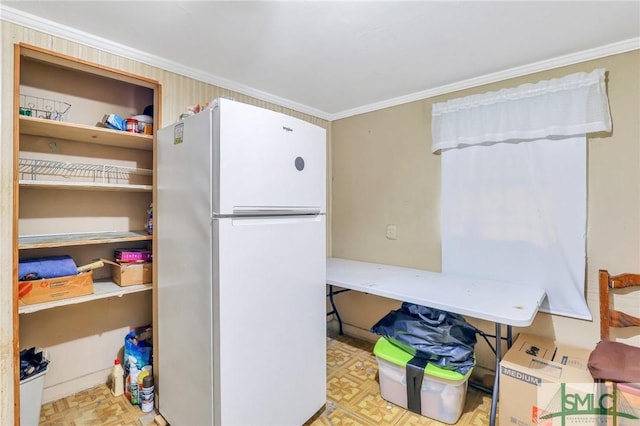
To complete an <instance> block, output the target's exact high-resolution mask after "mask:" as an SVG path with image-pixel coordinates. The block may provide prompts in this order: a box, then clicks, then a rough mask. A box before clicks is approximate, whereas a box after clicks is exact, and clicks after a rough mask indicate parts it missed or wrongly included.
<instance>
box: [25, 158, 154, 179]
mask: <svg viewBox="0 0 640 426" xmlns="http://www.w3.org/2000/svg"><path fill="white" fill-rule="evenodd" d="M18 172H19V173H20V176H21V179H23V180H30V181H37V180H39V179H42V178H43V177H44V176H57V177H62V178H64V179H68V180H70V181H77V182H83V181H84V182H87V181H89V182H93V183H102V184H139V183H145V182H140V177H141V178H142V179H143V181H149V180H150V177H151V176H153V171H152V170H148V169H138V168H134V167H122V166H110V165H105V164H82V163H68V162H64V161H52V160H38V159H29V158H20V159H19V161H18ZM136 177H138V179H136Z"/></svg>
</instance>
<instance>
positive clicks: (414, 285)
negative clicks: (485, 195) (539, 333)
mask: <svg viewBox="0 0 640 426" xmlns="http://www.w3.org/2000/svg"><path fill="white" fill-rule="evenodd" d="M327 284H328V285H329V294H328V296H329V300H330V302H331V307H332V309H333V311H332V312H330V313H333V314H335V315H336V317H337V318H338V321H339V324H340V332H341V333H342V320H341V319H340V314H339V313H338V311H337V309H336V306H335V303H334V300H333V297H334V296H335V295H336V294H339V293H342V292H344V291H349V290H355V291H360V292H363V293H369V294H374V295H376V296H382V297H387V298H389V299H394V300H399V301H403V302H409V303H415V304H417V305H422V306H428V307H431V308H435V309H441V310H444V311H448V312H452V313H456V314H460V315H465V316H469V317H473V318H479V319H483V320H487V321H491V322H494V323H495V330H496V334H495V339H496V345H495V349H494V352H495V354H496V363H495V368H496V373H495V379H494V383H493V394H492V401H491V415H490V424H491V426H494V425H495V420H496V408H497V403H498V387H499V380H500V379H499V378H500V359H501V358H502V354H501V345H500V344H499V343H500V342H501V341H502V337H501V330H502V325H503V324H504V325H506V326H507V342H508V344H509V345H510V343H511V327H512V326H517V327H527V326H529V325H531V323H532V322H533V319H534V318H535V316H536V314H537V313H538V308H539V307H540V304H541V303H542V301H543V300H544V298H545V292H544V290H542V289H540V288H536V287H524V286H521V285H516V284H512V283H508V282H503V281H493V280H486V279H478V278H472V277H465V276H459V275H450V274H445V273H440V272H430V271H425V270H421V269H413V268H404V267H399V266H391V265H384V264H379V263H369V262H360V261H355V260H347V259H339V258H328V259H327ZM333 286H337V287H340V288H342V290H337V291H336V290H334V288H333Z"/></svg>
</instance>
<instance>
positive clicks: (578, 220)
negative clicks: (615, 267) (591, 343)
mask: <svg viewBox="0 0 640 426" xmlns="http://www.w3.org/2000/svg"><path fill="white" fill-rule="evenodd" d="M432 129H433V147H432V149H433V151H434V152H435V151H438V150H440V151H441V152H442V206H441V218H442V219H441V229H442V271H443V272H449V273H455V274H460V275H468V276H475V277H481V278H490V279H498V280H502V281H511V282H513V283H515V284H520V285H526V286H537V287H542V288H544V289H545V291H546V293H547V299H546V301H545V303H544V304H543V306H542V310H543V311H546V312H550V313H553V314H559V315H565V316H571V317H576V318H582V319H591V314H590V312H589V309H588V307H587V305H586V301H585V295H584V282H585V266H586V265H585V256H586V217H587V215H586V197H587V187H586V183H587V170H586V167H587V159H586V136H585V135H586V134H587V133H590V132H596V131H610V130H611V118H610V115H609V106H608V100H607V96H606V86H605V70H602V69H599V70H595V71H593V72H591V73H578V74H572V75H568V76H566V77H563V78H560V79H554V80H548V81H541V82H539V83H535V84H526V85H522V86H519V87H517V88H513V89H505V90H500V91H498V92H490V93H485V94H481V95H474V96H469V97H465V98H459V99H454V100H451V101H448V102H445V103H440V104H435V105H434V106H433V120H432ZM496 303H500V301H499V300H496Z"/></svg>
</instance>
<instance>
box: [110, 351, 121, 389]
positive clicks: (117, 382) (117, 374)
mask: <svg viewBox="0 0 640 426" xmlns="http://www.w3.org/2000/svg"><path fill="white" fill-rule="evenodd" d="M111 393H112V394H113V396H120V395H122V394H123V393H124V369H123V368H122V365H121V364H120V360H119V359H118V358H116V360H115V361H113V369H112V370H111Z"/></svg>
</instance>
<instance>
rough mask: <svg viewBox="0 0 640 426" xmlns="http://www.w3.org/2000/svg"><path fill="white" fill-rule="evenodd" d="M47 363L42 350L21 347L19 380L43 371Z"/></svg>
mask: <svg viewBox="0 0 640 426" xmlns="http://www.w3.org/2000/svg"><path fill="white" fill-rule="evenodd" d="M47 365H49V361H48V360H47V359H46V358H45V357H44V355H43V354H42V352H36V348H35V347H34V348H29V349H23V350H21V351H20V380H24V379H27V378H29V377H31V376H35V375H36V374H38V373H40V372H41V371H44V370H45V369H46V368H47Z"/></svg>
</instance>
